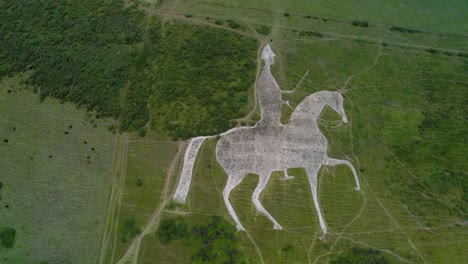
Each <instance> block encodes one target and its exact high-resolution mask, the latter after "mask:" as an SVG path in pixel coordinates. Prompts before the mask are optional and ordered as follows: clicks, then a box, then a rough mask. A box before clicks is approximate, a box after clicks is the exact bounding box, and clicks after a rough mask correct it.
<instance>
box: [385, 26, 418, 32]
mask: <svg viewBox="0 0 468 264" xmlns="http://www.w3.org/2000/svg"><path fill="white" fill-rule="evenodd" d="M390 31H398V32H402V33H422V31H421V30H418V29H412V28H404V27H390Z"/></svg>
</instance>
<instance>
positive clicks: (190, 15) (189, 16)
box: [185, 14, 193, 18]
mask: <svg viewBox="0 0 468 264" xmlns="http://www.w3.org/2000/svg"><path fill="white" fill-rule="evenodd" d="M192 16H193V15H192V14H185V17H186V18H191V17H192Z"/></svg>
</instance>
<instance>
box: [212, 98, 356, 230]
mask: <svg viewBox="0 0 468 264" xmlns="http://www.w3.org/2000/svg"><path fill="white" fill-rule="evenodd" d="M326 105H329V106H330V107H331V108H332V109H334V110H335V111H336V112H338V113H339V114H341V115H342V119H343V122H347V118H346V115H345V113H344V110H343V98H342V97H341V94H339V93H338V92H329V91H321V92H317V93H315V94H312V95H310V96H308V97H307V98H306V99H305V100H304V101H303V102H302V103H301V104H299V106H298V107H297V108H296V110H295V111H294V113H293V115H292V116H291V120H290V121H289V122H288V124H286V125H282V124H272V123H269V122H264V120H261V121H260V122H259V123H258V124H257V125H256V126H255V127H251V128H249V127H247V128H240V129H236V130H232V131H229V132H227V133H224V134H222V136H221V139H220V140H219V141H218V144H217V145H216V156H217V159H218V162H219V163H220V164H221V166H222V167H223V168H224V170H225V171H226V173H227V174H228V181H227V184H226V187H225V189H224V191H223V197H224V201H225V203H226V207H227V208H228V210H229V213H230V214H231V216H232V217H233V219H234V220H235V221H236V223H237V228H238V229H239V230H244V228H243V226H242V225H241V223H240V221H239V219H238V217H237V215H236V213H235V211H234V209H233V208H232V206H231V204H230V202H229V195H230V192H231V191H232V189H234V188H235V187H236V186H237V185H238V184H239V183H240V182H241V181H242V179H243V178H244V176H245V175H246V174H247V173H255V174H258V175H259V182H258V185H257V188H256V189H255V191H254V193H253V195H252V201H253V203H254V204H255V206H256V207H257V209H258V210H259V211H260V212H262V213H263V214H265V216H267V217H268V218H269V219H270V220H271V221H272V222H273V224H274V227H273V228H275V229H282V227H281V225H280V224H279V223H278V222H276V220H275V219H274V218H273V217H272V216H271V215H270V214H269V213H268V212H267V211H266V210H265V208H264V207H263V206H262V204H261V203H260V201H259V196H260V193H261V192H262V190H263V189H264V188H265V186H266V184H267V183H268V180H269V179H270V176H271V173H272V172H273V171H284V172H285V173H286V170H287V169H288V168H305V169H306V171H307V175H308V177H309V183H310V186H311V190H312V197H313V200H314V204H315V207H316V209H317V213H318V215H319V221H320V226H321V228H322V230H323V232H324V233H326V232H327V229H326V225H325V221H324V220H323V217H322V213H321V210H320V206H319V203H318V197H317V173H318V171H319V169H320V167H321V166H322V165H338V164H345V165H348V166H349V167H350V168H351V170H352V171H353V173H354V175H355V178H356V185H357V188H359V181H358V178H357V175H356V172H355V170H354V168H353V167H352V165H351V163H349V162H348V161H345V160H336V159H331V158H329V157H328V156H327V150H328V143H327V139H326V138H325V137H324V136H323V134H322V133H321V132H320V129H319V128H318V126H317V118H318V117H319V115H320V113H321V112H322V110H323V108H324V107H325V106H326ZM285 176H287V174H286V175H285Z"/></svg>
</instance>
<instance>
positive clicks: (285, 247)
mask: <svg viewBox="0 0 468 264" xmlns="http://www.w3.org/2000/svg"><path fill="white" fill-rule="evenodd" d="M293 249H294V246H293V245H291V244H286V245H284V246H283V247H282V248H281V250H282V251H284V252H289V251H291V250H293Z"/></svg>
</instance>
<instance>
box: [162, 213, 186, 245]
mask: <svg viewBox="0 0 468 264" xmlns="http://www.w3.org/2000/svg"><path fill="white" fill-rule="evenodd" d="M188 234H189V233H188V228H187V223H186V222H185V220H184V219H183V218H181V217H177V218H166V219H163V220H162V221H161V223H160V224H159V227H158V230H157V231H156V235H157V236H158V238H159V241H160V242H161V243H162V244H167V243H169V242H170V241H172V240H176V239H181V238H185V237H187V236H188Z"/></svg>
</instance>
